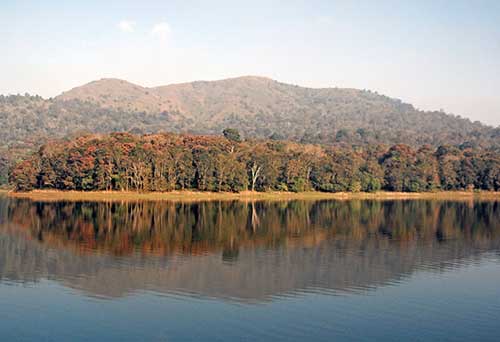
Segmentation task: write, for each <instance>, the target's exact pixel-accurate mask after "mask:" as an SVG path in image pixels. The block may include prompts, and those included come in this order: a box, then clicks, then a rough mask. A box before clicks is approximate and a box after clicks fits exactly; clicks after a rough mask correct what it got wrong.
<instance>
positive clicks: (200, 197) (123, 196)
mask: <svg viewBox="0 0 500 342" xmlns="http://www.w3.org/2000/svg"><path fill="white" fill-rule="evenodd" d="M0 194H6V195H7V196H8V197H10V198H19V199H30V200H33V201H106V202H108V201H176V202H193V201H235V200H240V201H259V200H327V199H332V200H351V199H366V200H370V199H371V200H408V199H427V200H474V199H481V200H488V199H489V200H500V192H487V191H484V192H466V191H440V192H418V193H407V192H384V191H381V192H376V193H365V192H358V193H347V192H337V193H328V192H316V191H308V192H298V193H294V192H279V191H273V192H252V191H243V192H239V193H227V192H201V191H172V192H146V193H141V192H131V191H129V192H126V191H92V192H86V191H59V190H34V191H30V192H13V191H8V190H0Z"/></svg>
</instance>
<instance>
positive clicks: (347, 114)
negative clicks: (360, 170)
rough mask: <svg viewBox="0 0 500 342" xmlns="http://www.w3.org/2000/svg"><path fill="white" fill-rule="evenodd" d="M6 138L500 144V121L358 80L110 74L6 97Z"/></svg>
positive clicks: (0, 130)
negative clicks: (315, 85) (419, 104)
mask: <svg viewBox="0 0 500 342" xmlns="http://www.w3.org/2000/svg"><path fill="white" fill-rule="evenodd" d="M0 119H1V120H0V126H1V127H0V138H1V140H2V141H4V142H8V143H12V142H24V141H25V140H26V139H28V140H30V139H36V140H39V139H38V137H42V136H50V137H54V136H55V137H63V136H66V135H68V134H71V133H73V132H75V131H87V132H103V133H104V132H113V131H130V132H135V133H153V132H158V131H169V132H185V133H195V134H220V133H221V132H222V130H223V129H224V128H226V127H234V128H237V129H239V130H240V132H241V133H242V134H243V136H245V137H252V138H256V137H258V138H269V137H272V138H274V139H285V140H294V141H299V142H306V143H322V144H335V143H347V144H358V145H359V144H374V143H385V144H397V143H407V144H409V145H412V146H420V145H423V144H432V145H434V146H439V145H442V144H454V145H459V144H462V143H465V142H467V143H470V144H473V145H475V146H480V147H485V148H488V147H491V146H497V147H498V146H499V145H500V129H499V128H496V129H495V128H492V127H489V126H485V125H482V124H480V123H478V122H474V123H473V122H471V121H470V120H468V119H463V118H459V117H456V116H453V115H448V114H445V113H443V112H424V111H418V110H416V109H415V108H414V107H413V106H412V105H409V104H405V103H402V102H401V101H399V100H396V99H392V98H389V97H387V96H383V95H379V94H377V93H374V92H370V91H364V90H356V89H340V88H328V89H311V88H303V87H298V86H293V85H288V84H284V83H279V82H277V81H273V80H271V79H267V78H262V77H240V78H233V79H227V80H221V81H213V82H192V83H185V84H174V85H168V86H163V87H156V88H144V87H141V86H138V85H134V84H131V83H128V82H126V81H122V80H116V79H103V80H100V81H95V82H91V83H89V84H86V85H84V86H81V87H78V88H75V89H72V90H70V91H67V92H65V93H63V94H61V95H60V96H58V97H56V98H55V99H51V100H43V99H41V98H40V97H32V96H10V97H1V98H0Z"/></svg>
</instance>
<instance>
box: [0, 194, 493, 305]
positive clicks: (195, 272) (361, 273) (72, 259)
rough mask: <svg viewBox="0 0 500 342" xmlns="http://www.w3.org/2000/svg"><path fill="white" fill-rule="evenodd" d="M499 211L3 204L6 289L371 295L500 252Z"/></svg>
mask: <svg viewBox="0 0 500 342" xmlns="http://www.w3.org/2000/svg"><path fill="white" fill-rule="evenodd" d="M499 247H500V208H499V205H498V202H496V201H486V202H473V201H471V202H449V201H445V202H439V201H348V202H341V201H316V202H314V201H290V202H254V203H244V202H202V203H171V202H128V203H116V202H115V203H94V202H88V203H87V202H81V203H80V202H76V203H75V202H56V203H42V202H31V201H29V200H13V199H11V200H7V199H1V198H0V279H1V280H2V281H4V282H5V281H11V282H12V281H14V282H27V283H30V282H37V281H39V280H40V279H54V280H57V281H58V282H60V283H62V284H64V285H65V286H68V287H71V288H76V289H79V290H81V291H83V292H85V293H86V294H88V295H92V296H102V297H118V296H126V295H128V294H130V293H132V292H135V291H143V290H146V291H155V292H158V293H164V294H179V293H180V294H182V295H193V296H207V297H215V298H225V299H231V300H236V301H244V302H260V301H266V300H271V299H273V298H275V297H277V296H289V295H297V294H300V293H305V292H310V291H315V292H328V293H340V292H346V291H347V292H350V291H356V292H358V291H362V292H363V291H368V290H370V289H373V288H377V287H379V286H382V285H388V284H395V283H398V282H400V281H404V279H405V278H406V277H408V276H409V275H411V274H412V273H413V272H415V271H416V270H419V269H427V270H432V271H436V272H440V271H443V270H446V269H449V268H453V267H460V266H461V265H462V264H465V263H471V262H474V261H475V260H479V259H481V258H484V257H492V258H496V257H497V256H498V251H499V250H500V248H499Z"/></svg>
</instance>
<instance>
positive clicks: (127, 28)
mask: <svg viewBox="0 0 500 342" xmlns="http://www.w3.org/2000/svg"><path fill="white" fill-rule="evenodd" d="M118 28H119V29H120V30H121V31H123V32H134V31H135V22H133V21H128V20H122V21H120V22H119V23H118Z"/></svg>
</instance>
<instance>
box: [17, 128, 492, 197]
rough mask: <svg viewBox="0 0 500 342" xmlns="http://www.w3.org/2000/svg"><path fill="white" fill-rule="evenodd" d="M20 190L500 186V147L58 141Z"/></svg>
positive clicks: (99, 138) (25, 173)
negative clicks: (492, 148) (480, 148)
mask: <svg viewBox="0 0 500 342" xmlns="http://www.w3.org/2000/svg"><path fill="white" fill-rule="evenodd" d="M11 182H12V184H13V185H14V186H15V188H16V189H17V190H20V191H28V190H32V189H61V190H83V191H85V190H87V191H89V190H135V191H171V190H183V189H196V190H200V191H242V190H247V189H250V190H257V191H267V190H280V191H306V190H317V191H328V192H337V191H351V192H357V191H368V192H371V191H378V190H380V189H385V190H387V191H409V192H416V191H433V190H438V189H441V190H473V189H482V190H495V191H499V190H500V153H498V152H493V151H484V150H476V149H473V148H470V147H467V148H465V147H463V148H462V149H460V148H457V147H453V146H441V147H439V148H437V149H435V148H432V147H430V146H428V145H427V146H422V147H420V148H418V149H414V148H411V147H410V146H408V145H403V144H398V145H394V146H392V147H390V148H388V147H386V146H381V145H377V146H375V145H374V146H367V147H364V148H359V147H358V148H352V147H331V146H319V145H305V144H298V143H292V142H282V141H275V140H246V141H241V140H240V138H239V136H238V134H237V132H236V131H234V130H226V131H225V137H221V136H192V135H176V134H166V133H164V134H154V135H153V134H152V135H144V136H138V135H132V134H129V133H114V134H110V135H88V136H81V137H78V138H75V139H73V140H62V141H55V142H51V143H49V144H46V145H44V146H42V147H41V148H40V150H39V152H38V153H36V154H34V155H33V156H31V157H30V158H28V159H26V160H25V161H22V162H20V163H18V164H17V165H16V167H15V168H14V169H13V171H12V173H11Z"/></svg>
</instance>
